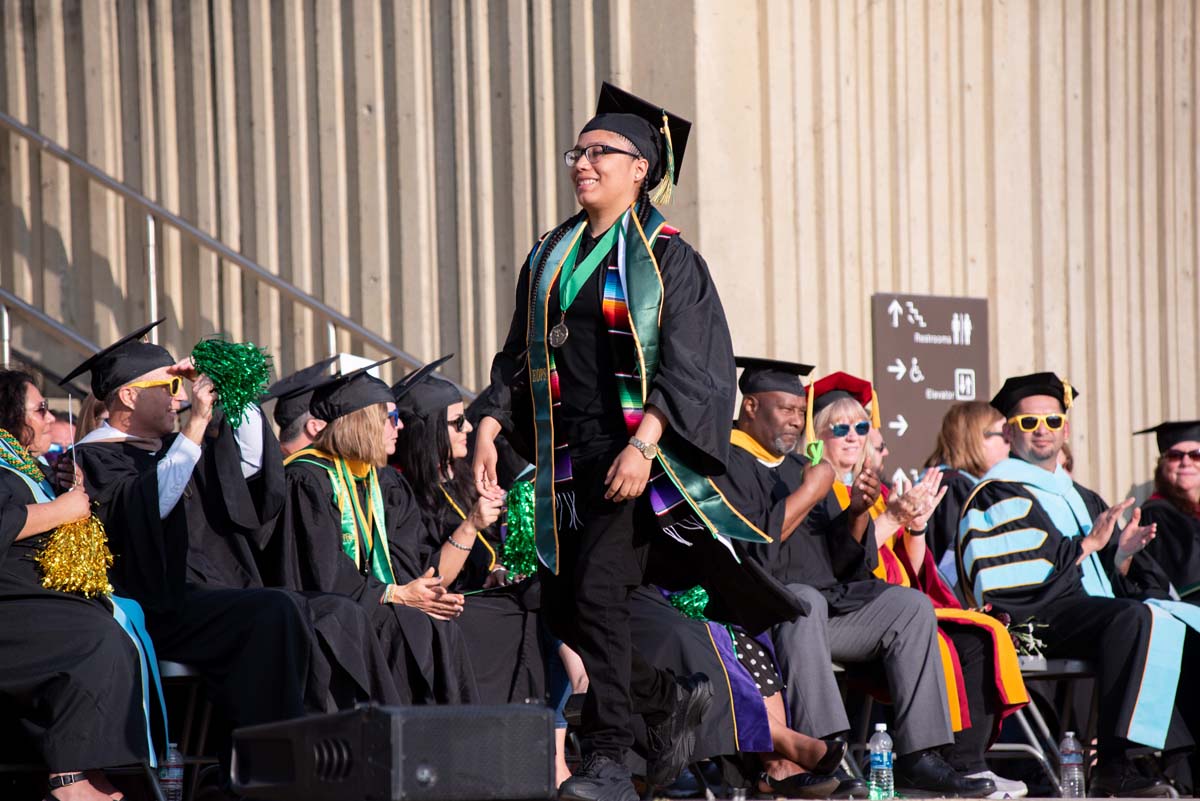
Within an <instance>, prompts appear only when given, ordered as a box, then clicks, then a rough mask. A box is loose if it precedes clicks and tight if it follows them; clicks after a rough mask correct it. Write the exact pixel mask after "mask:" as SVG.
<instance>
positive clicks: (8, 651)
mask: <svg viewBox="0 0 1200 801" xmlns="http://www.w3.org/2000/svg"><path fill="white" fill-rule="evenodd" d="M34 503H36V500H35V498H34V496H33V493H32V492H31V491H30V489H29V487H28V486H27V485H26V484H25V483H24V481H22V480H21V479H20V478H19V477H18V476H16V475H14V474H12V473H10V472H9V471H7V470H0V721H2V722H0V742H2V743H3V748H4V754H5V758H6V761H9V762H14V761H17V762H19V761H23V760H27V759H30V758H37V759H41V761H43V762H45V763H46V765H47V766H48V767H49V768H50V770H51V772H67V771H78V770H89V769H93V768H105V767H116V766H118V765H130V764H134V763H137V762H143V761H146V760H147V759H149V748H148V744H147V739H146V731H147V727H146V718H145V715H144V713H143V711H142V681H141V670H140V667H139V657H138V652H137V649H136V647H135V646H134V644H133V642H132V641H131V640H130V639H129V636H128V635H127V634H126V633H125V631H124V630H123V629H122V628H121V626H120V624H118V623H117V621H116V620H115V619H114V618H113V616H112V611H111V610H112V608H111V606H110V605H109V601H108V600H107V599H105V598H92V599H89V598H84V597H83V596H82V595H74V594H69V593H63V592H58V591H56V590H48V589H45V588H44V587H42V584H41V576H40V575H39V571H38V567H37V564H36V563H35V562H34V560H33V557H34V554H36V553H37V551H39V550H40V549H41V548H43V547H45V545H46V543H47V541H48V540H49V532H47V533H44V534H35V535H34V536H32V537H26V538H25V539H23V540H17V539H16V536H17V534H18V533H20V531H21V529H22V528H23V527H24V525H25V520H26V510H25V507H26V506H29V505H32V504H34ZM154 694H155V691H154V689H153V688H151V689H150V697H151V698H152V699H153V698H154ZM154 708H157V703H156V702H154V701H153V700H152V702H151V709H152V710H153V709H154ZM155 723H156V726H157V727H158V728H159V729H161V723H162V721H161V720H156V721H155ZM30 747H32V749H33V751H34V752H35V753H34V754H30V753H29V750H30Z"/></svg>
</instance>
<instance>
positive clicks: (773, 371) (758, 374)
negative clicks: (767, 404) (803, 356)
mask: <svg viewBox="0 0 1200 801" xmlns="http://www.w3.org/2000/svg"><path fill="white" fill-rule="evenodd" d="M734 363H735V364H737V366H738V367H741V368H743V370H742V377H741V378H739V379H738V389H740V390H741V391H742V394H743V395H753V394H754V393H755V392H789V393H791V394H792V395H803V394H804V383H803V382H802V381H801V380H800V379H801V378H804V377H805V376H807V375H808V374H809V373H811V372H812V371H813V366H812V365H811V364H799V363H797V362H784V361H778V360H776V359H757V358H754V357H753V356H738V357H737V358H735V359H734Z"/></svg>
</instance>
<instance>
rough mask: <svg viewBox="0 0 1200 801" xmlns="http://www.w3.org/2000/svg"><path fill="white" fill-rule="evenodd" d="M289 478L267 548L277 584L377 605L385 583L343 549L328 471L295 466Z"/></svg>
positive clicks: (363, 603) (288, 473)
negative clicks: (359, 566) (364, 571)
mask: <svg viewBox="0 0 1200 801" xmlns="http://www.w3.org/2000/svg"><path fill="white" fill-rule="evenodd" d="M285 477H286V486H287V499H286V501H285V503H284V506H283V513H282V514H281V515H280V517H279V524H278V526H277V529H276V532H275V535H274V538H273V541H272V542H271V544H270V548H269V549H268V552H269V553H270V554H271V556H272V558H271V561H272V563H273V569H272V570H271V578H272V583H273V584H276V585H278V586H283V587H286V588H288V589H292V590H307V591H314V592H329V593H335V594H337V595H345V596H347V597H349V598H352V599H354V600H355V601H357V602H358V603H359V604H360V605H362V606H363V607H365V608H366V609H367V610H368V611H370V610H372V609H374V608H375V607H376V606H378V605H379V600H380V598H382V597H383V592H384V590H385V586H384V584H383V582H381V581H379V580H378V579H376V578H375V577H374V576H371V575H367V574H364V573H362V572H360V570H359V568H358V566H357V565H355V564H354V561H353V560H352V559H351V558H350V557H349V556H347V555H346V552H345V551H343V550H342V524H341V516H340V514H339V513H338V509H337V501H336V499H335V498H334V495H333V489H332V487H331V486H330V484H329V477H328V475H327V474H326V473H325V472H324V471H323V470H321V469H320V468H319V467H314V466H311V465H305V464H291V465H289V466H288V467H287V470H286V471H285Z"/></svg>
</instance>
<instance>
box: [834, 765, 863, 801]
mask: <svg viewBox="0 0 1200 801" xmlns="http://www.w3.org/2000/svg"><path fill="white" fill-rule="evenodd" d="M838 774H839V775H837V778H838V786H837V787H835V788H834V790H833V792H831V793H830V794H829V797H830V798H839V799H842V798H866V797H867V783H866V782H864V781H863V780H862V779H856V778H854V777H853V776H849V775H845V772H844V771H838ZM842 776H845V777H844V778H842Z"/></svg>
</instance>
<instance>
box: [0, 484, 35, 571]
mask: <svg viewBox="0 0 1200 801" xmlns="http://www.w3.org/2000/svg"><path fill="white" fill-rule="evenodd" d="M20 480H21V479H19V478H17V477H16V476H12V477H10V476H9V475H8V474H7V471H3V472H0V562H3V561H4V560H5V559H6V558H7V557H8V549H9V548H11V547H12V544H13V543H14V542H16V541H17V535H18V534H20V533H21V529H23V528H25V521H26V520H27V519H28V518H29V510H28V509H26V508H25V507H27V506H29V503H28V502H27V501H25V500H22V498H21V495H18V494H16V493H14V492H13V489H14V487H13V486H10V482H17V481H20Z"/></svg>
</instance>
